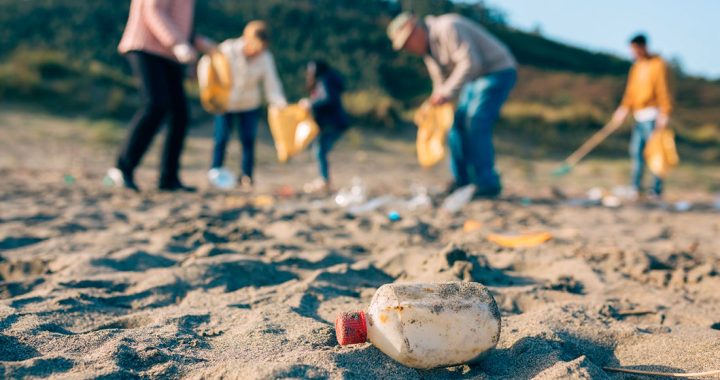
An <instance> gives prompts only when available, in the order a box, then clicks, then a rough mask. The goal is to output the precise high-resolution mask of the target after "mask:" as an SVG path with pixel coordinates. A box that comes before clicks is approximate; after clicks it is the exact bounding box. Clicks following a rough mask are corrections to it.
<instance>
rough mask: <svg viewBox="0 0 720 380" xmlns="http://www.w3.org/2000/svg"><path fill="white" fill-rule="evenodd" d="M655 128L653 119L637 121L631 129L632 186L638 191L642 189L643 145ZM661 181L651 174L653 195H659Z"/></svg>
mask: <svg viewBox="0 0 720 380" xmlns="http://www.w3.org/2000/svg"><path fill="white" fill-rule="evenodd" d="M653 130H655V120H651V121H645V122H638V123H637V124H635V128H633V131H632V137H631V138H630V158H631V159H632V186H633V187H634V188H635V189H636V190H637V191H638V192H642V191H643V176H644V174H645V155H644V152H645V145H646V144H647V141H648V139H650V136H651V135H652V133H653ZM662 190H663V181H662V179H661V178H658V177H656V176H654V175H653V188H652V191H653V193H654V194H655V195H661V194H662Z"/></svg>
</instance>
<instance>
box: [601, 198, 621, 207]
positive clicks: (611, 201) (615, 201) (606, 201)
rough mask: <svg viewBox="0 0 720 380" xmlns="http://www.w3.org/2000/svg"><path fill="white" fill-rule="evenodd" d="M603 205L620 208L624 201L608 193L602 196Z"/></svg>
mask: <svg viewBox="0 0 720 380" xmlns="http://www.w3.org/2000/svg"><path fill="white" fill-rule="evenodd" d="M602 205H603V206H605V207H607V208H618V207H620V206H622V201H621V200H620V198H618V197H616V196H614V195H606V196H604V197H603V198H602Z"/></svg>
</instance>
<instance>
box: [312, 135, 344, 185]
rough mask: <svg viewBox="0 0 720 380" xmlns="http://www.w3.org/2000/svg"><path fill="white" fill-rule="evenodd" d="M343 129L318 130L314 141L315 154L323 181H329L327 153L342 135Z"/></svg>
mask: <svg viewBox="0 0 720 380" xmlns="http://www.w3.org/2000/svg"><path fill="white" fill-rule="evenodd" d="M342 135H343V131H341V130H337V129H333V128H328V129H326V130H323V131H322V132H320V135H319V136H318V138H317V141H316V142H315V155H316V157H317V160H318V166H319V168H320V176H321V177H322V179H323V180H324V181H325V183H330V163H329V162H328V154H329V153H330V151H331V150H332V148H333V146H335V143H337V141H338V140H340V137H342Z"/></svg>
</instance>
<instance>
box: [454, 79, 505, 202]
mask: <svg viewBox="0 0 720 380" xmlns="http://www.w3.org/2000/svg"><path fill="white" fill-rule="evenodd" d="M515 79H516V73H515V70H505V71H501V72H499V73H494V74H490V75H488V76H486V77H485V78H481V79H479V80H477V81H475V82H474V83H473V84H472V96H471V99H470V100H469V101H468V104H467V115H466V121H465V123H466V125H468V126H469V128H468V130H469V133H468V138H469V144H470V145H469V149H468V150H467V156H468V161H469V162H470V163H471V165H472V167H473V174H474V175H475V178H474V181H475V184H476V185H477V187H478V193H479V194H482V195H490V196H494V195H497V194H499V193H500V192H501V190H502V185H501V183H500V175H499V174H498V173H497V171H496V170H495V146H494V144H493V127H494V125H495V122H496V121H497V119H498V118H499V116H500V109H501V108H502V106H503V104H504V103H505V101H506V100H507V98H508V96H509V95H510V92H511V91H512V89H513V87H514V86H515Z"/></svg>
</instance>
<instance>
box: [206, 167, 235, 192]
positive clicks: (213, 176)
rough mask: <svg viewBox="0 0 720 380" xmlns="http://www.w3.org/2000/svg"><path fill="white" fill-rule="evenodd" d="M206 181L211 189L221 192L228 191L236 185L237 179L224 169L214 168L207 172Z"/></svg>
mask: <svg viewBox="0 0 720 380" xmlns="http://www.w3.org/2000/svg"><path fill="white" fill-rule="evenodd" d="M208 180H210V184H211V185H213V187H215V188H218V189H221V190H230V189H232V188H234V187H235V186H236V185H237V178H235V175H234V174H233V173H232V172H231V171H230V170H228V169H226V168H214V169H210V171H209V172H208Z"/></svg>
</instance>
